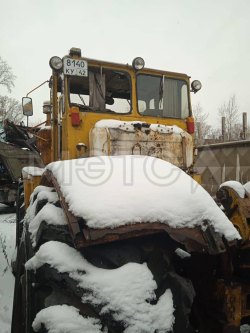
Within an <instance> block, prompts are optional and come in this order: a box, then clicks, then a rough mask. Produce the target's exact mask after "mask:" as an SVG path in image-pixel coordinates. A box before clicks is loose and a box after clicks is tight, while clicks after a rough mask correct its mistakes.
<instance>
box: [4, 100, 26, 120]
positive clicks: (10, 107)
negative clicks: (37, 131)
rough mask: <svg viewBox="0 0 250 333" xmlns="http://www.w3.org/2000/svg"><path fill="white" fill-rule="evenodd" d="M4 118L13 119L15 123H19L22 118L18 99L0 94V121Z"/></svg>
mask: <svg viewBox="0 0 250 333" xmlns="http://www.w3.org/2000/svg"><path fill="white" fill-rule="evenodd" d="M5 119H8V120H10V121H13V122H14V123H15V124H18V123H20V121H21V120H22V119H23V113H22V107H21V104H20V103H19V101H18V100H16V99H14V98H11V97H8V96H0V122H3V121H4V120H5Z"/></svg>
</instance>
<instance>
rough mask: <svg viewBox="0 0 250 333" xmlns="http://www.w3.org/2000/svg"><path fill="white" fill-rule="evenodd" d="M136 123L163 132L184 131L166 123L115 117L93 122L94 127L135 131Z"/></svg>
mask: <svg viewBox="0 0 250 333" xmlns="http://www.w3.org/2000/svg"><path fill="white" fill-rule="evenodd" d="M137 125H141V126H142V128H146V129H149V130H152V131H154V132H159V133H164V134H171V133H176V134H180V133H183V132H184V131H183V130H182V129H181V128H180V127H178V126H176V125H173V126H167V125H160V124H148V123H145V122H141V121H121V120H115V119H103V120H100V121H98V122H97V123H96V124H95V127H96V128H113V129H120V130H123V131H127V132H135V131H136V128H137V127H138V126H137Z"/></svg>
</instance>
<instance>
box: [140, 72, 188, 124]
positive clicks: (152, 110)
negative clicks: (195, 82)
mask: <svg viewBox="0 0 250 333" xmlns="http://www.w3.org/2000/svg"><path fill="white" fill-rule="evenodd" d="M137 98H138V110H139V113H140V114H142V115H144V116H153V117H163V118H181V119H184V118H186V117H188V116H189V107H188V87H187V83H186V82H185V81H184V80H176V79H170V78H167V77H166V76H151V75H143V74H139V75H138V76H137Z"/></svg>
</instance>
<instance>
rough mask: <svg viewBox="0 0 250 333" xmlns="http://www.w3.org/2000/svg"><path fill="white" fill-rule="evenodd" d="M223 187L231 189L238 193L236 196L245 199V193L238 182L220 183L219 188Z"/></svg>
mask: <svg viewBox="0 0 250 333" xmlns="http://www.w3.org/2000/svg"><path fill="white" fill-rule="evenodd" d="M223 186H227V187H230V188H232V189H233V190H234V191H235V192H236V193H238V195H239V196H240V197H241V198H245V194H246V191H245V188H244V186H243V185H242V184H241V183H240V182H237V181H236V180H229V181H227V182H224V183H222V184H221V185H220V188H221V187H223Z"/></svg>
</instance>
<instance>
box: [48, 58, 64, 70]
mask: <svg viewBox="0 0 250 333" xmlns="http://www.w3.org/2000/svg"><path fill="white" fill-rule="evenodd" d="M49 65H50V67H51V68H52V69H54V70H55V71H59V70H60V69H61V68H62V65H63V63H62V59H61V58H59V57H57V56H55V57H52V58H50V61H49Z"/></svg>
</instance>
